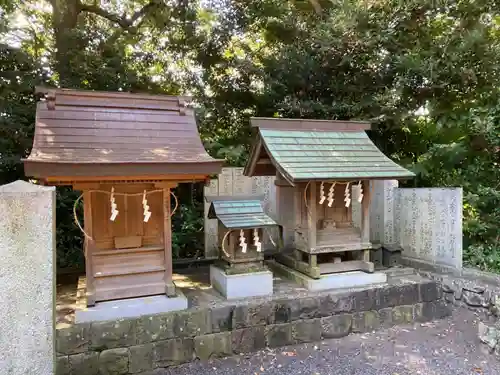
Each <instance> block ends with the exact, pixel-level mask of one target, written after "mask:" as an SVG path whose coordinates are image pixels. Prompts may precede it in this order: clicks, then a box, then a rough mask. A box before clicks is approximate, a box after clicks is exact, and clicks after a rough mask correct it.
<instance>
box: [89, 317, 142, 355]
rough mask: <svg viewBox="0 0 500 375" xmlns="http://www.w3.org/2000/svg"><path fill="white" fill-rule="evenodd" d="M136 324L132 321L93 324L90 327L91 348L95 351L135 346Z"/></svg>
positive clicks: (123, 320)
mask: <svg viewBox="0 0 500 375" xmlns="http://www.w3.org/2000/svg"><path fill="white" fill-rule="evenodd" d="M136 323H137V321H136V320H134V319H122V320H115V321H109V322H94V323H92V325H91V334H90V340H91V343H92V345H91V348H92V350H95V351H102V350H106V349H113V348H120V347H127V346H132V345H135V344H136V342H137V338H136Z"/></svg>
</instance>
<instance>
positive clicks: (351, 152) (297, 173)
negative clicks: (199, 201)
mask: <svg viewBox="0 0 500 375" xmlns="http://www.w3.org/2000/svg"><path fill="white" fill-rule="evenodd" d="M251 123H252V126H255V127H258V135H257V140H256V142H255V143H254V147H253V149H252V153H251V155H250V159H249V161H248V163H247V165H246V167H245V175H247V176H266V175H267V176H270V175H275V174H276V171H278V172H280V174H281V175H282V176H283V177H284V178H285V179H286V180H288V181H289V182H290V183H292V184H293V183H295V182H297V181H308V180H332V181H333V180H346V179H360V180H365V179H384V180H386V179H407V178H412V177H414V173H412V172H410V171H408V170H407V169H405V168H403V167H401V166H400V165H398V164H397V163H395V162H394V161H392V160H391V159H389V158H388V157H387V156H385V155H384V154H383V153H382V152H381V151H380V150H379V149H378V148H377V146H375V144H374V143H373V142H372V141H371V140H370V138H369V137H368V135H367V134H366V133H365V130H368V129H369V128H370V125H369V123H366V122H357V121H356V122H355V121H330V120H300V119H281V118H252V119H251Z"/></svg>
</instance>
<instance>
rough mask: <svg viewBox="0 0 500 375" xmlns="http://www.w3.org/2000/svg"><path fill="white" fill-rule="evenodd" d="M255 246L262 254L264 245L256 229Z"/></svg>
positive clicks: (254, 233)
mask: <svg viewBox="0 0 500 375" xmlns="http://www.w3.org/2000/svg"><path fill="white" fill-rule="evenodd" d="M253 244H254V246H255V247H256V248H257V251H258V252H259V253H260V252H261V251H262V243H261V242H260V238H259V230H258V229H257V228H255V229H254V230H253Z"/></svg>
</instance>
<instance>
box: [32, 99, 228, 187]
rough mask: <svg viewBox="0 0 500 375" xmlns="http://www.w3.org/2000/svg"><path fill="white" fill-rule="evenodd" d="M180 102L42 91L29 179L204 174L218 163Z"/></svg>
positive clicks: (213, 170) (190, 113)
mask: <svg viewBox="0 0 500 375" xmlns="http://www.w3.org/2000/svg"><path fill="white" fill-rule="evenodd" d="M186 99H187V98H184V97H177V96H159V95H143V94H131V93H121V92H95V91H82V90H65V89H56V90H48V94H47V96H46V100H45V101H41V102H39V103H38V105H37V111H36V125H35V138H34V141H33V149H32V150H31V154H30V156H29V157H28V158H27V159H25V160H24V167H25V173H26V175H28V176H32V177H36V178H40V179H46V178H51V177H52V178H55V177H61V176H65V177H75V179H83V178H85V177H112V176H130V177H133V176H145V175H150V176H156V177H157V178H162V177H164V176H165V175H168V174H176V175H193V174H196V175H210V174H217V173H219V172H220V170H221V167H222V161H221V160H215V159H213V158H212V157H210V156H209V155H208V154H207V152H206V151H205V149H204V147H203V145H202V143H201V140H200V136H199V133H198V129H197V126H196V121H195V118H194V114H193V110H192V109H189V108H187V107H186V106H185V101H186Z"/></svg>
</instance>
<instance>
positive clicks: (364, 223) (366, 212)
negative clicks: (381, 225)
mask: <svg viewBox="0 0 500 375" xmlns="http://www.w3.org/2000/svg"><path fill="white" fill-rule="evenodd" d="M370 188H371V186H370V180H366V181H363V200H362V201H361V242H363V243H368V242H370V199H371V194H370ZM363 260H364V261H365V262H369V261H370V250H365V251H364V253H363Z"/></svg>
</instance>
